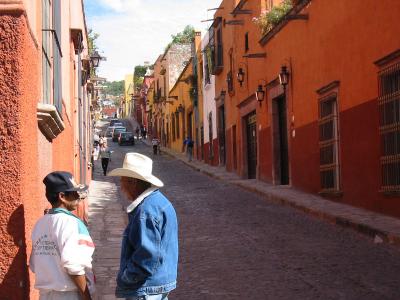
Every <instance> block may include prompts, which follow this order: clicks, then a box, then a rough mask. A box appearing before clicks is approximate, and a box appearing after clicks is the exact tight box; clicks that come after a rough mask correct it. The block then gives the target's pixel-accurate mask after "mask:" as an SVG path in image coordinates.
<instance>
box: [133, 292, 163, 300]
mask: <svg viewBox="0 0 400 300" xmlns="http://www.w3.org/2000/svg"><path fill="white" fill-rule="evenodd" d="M126 300H168V293H166V294H158V295H146V296H138V297H130V298H126Z"/></svg>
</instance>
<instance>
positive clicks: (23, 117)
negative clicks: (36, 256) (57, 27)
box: [0, 12, 43, 299]
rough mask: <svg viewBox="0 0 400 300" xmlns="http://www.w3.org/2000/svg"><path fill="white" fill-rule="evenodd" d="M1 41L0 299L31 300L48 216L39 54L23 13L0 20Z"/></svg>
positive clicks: (9, 15) (3, 17)
mask: <svg viewBox="0 0 400 300" xmlns="http://www.w3.org/2000/svg"><path fill="white" fill-rule="evenodd" d="M0 40H2V48H1V49H0V98H1V99H2V101H0V111H1V114H0V136H1V152H0V194H1V200H2V201H1V202H0V210H1V214H0V253H1V257H2V259H1V260H0V282H1V285H0V299H10V295H12V297H13V299H27V298H28V294H29V289H32V285H33V282H32V280H30V279H29V273H28V268H27V256H28V255H29V250H28V251H27V248H28V249H30V246H31V245H30V232H31V228H32V226H33V224H34V222H35V221H36V220H37V218H39V216H41V215H42V214H43V209H42V208H43V202H42V201H41V197H40V196H39V195H40V191H39V189H38V182H39V181H40V179H39V178H38V159H37V157H38V152H37V147H36V145H37V144H36V141H37V120H36V103H35V102H34V101H32V99H39V90H38V89H37V88H36V87H37V86H38V81H37V80H38V76H37V74H38V73H39V71H38V70H39V66H38V64H37V61H38V60H37V54H38V49H37V48H36V45H35V44H34V42H33V40H32V38H31V36H30V33H29V31H28V27H27V24H26V21H25V17H24V16H22V14H21V13H18V12H16V13H15V14H13V15H11V14H8V15H0ZM27 252H28V253H27ZM33 295H34V294H33Z"/></svg>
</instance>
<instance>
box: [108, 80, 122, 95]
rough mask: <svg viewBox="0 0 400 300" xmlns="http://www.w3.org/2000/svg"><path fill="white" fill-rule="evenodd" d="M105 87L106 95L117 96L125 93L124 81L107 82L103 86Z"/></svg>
mask: <svg viewBox="0 0 400 300" xmlns="http://www.w3.org/2000/svg"><path fill="white" fill-rule="evenodd" d="M104 85H105V86H106V88H105V92H106V94H108V95H112V96H119V95H121V94H124V93H125V81H124V80H120V81H111V82H110V81H107V82H105V84H104Z"/></svg>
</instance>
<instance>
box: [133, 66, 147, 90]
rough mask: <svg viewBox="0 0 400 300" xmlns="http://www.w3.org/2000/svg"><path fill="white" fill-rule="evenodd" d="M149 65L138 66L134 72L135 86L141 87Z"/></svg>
mask: <svg viewBox="0 0 400 300" xmlns="http://www.w3.org/2000/svg"><path fill="white" fill-rule="evenodd" d="M146 71H147V66H140V65H139V66H136V67H135V71H134V72H133V83H134V85H135V87H140V86H141V85H142V83H143V80H144V75H145V74H146Z"/></svg>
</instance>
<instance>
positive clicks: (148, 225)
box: [108, 153, 178, 300]
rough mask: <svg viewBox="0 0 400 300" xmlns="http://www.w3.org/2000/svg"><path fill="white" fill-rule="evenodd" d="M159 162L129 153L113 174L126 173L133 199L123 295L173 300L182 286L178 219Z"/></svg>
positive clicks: (125, 186)
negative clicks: (160, 176) (173, 293)
mask: <svg viewBox="0 0 400 300" xmlns="http://www.w3.org/2000/svg"><path fill="white" fill-rule="evenodd" d="M152 165H153V161H152V160H151V159H150V158H148V157H147V156H144V155H142V154H139V153H127V154H126V155H125V160H124V163H123V166H122V168H118V169H115V170H112V171H111V172H110V173H109V174H108V175H109V176H120V177H121V190H122V191H123V192H124V193H125V195H126V196H127V198H128V199H129V201H131V202H132V203H131V204H130V205H129V206H128V207H127V212H128V216H129V223H128V225H127V227H126V229H125V231H124V233H123V240H122V249H121V261H120V269H119V272H118V275H117V288H116V291H115V293H116V296H117V298H126V299H149V300H150V299H154V300H167V299H168V293H169V292H171V291H172V290H174V289H175V288H176V278H177V266H178V222H177V217H176V213H175V209H174V207H173V206H172V204H171V202H169V201H168V199H167V198H166V197H165V196H164V195H163V194H162V193H161V192H160V191H159V188H160V187H162V186H163V185H164V184H163V183H162V182H161V180H160V179H158V178H157V177H155V176H154V175H153V174H152Z"/></svg>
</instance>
